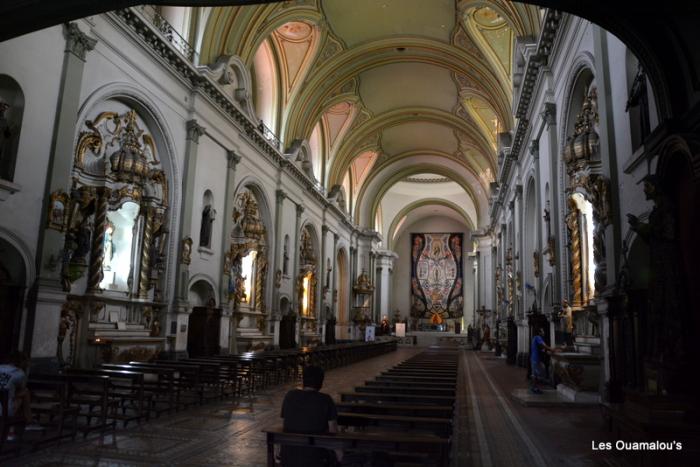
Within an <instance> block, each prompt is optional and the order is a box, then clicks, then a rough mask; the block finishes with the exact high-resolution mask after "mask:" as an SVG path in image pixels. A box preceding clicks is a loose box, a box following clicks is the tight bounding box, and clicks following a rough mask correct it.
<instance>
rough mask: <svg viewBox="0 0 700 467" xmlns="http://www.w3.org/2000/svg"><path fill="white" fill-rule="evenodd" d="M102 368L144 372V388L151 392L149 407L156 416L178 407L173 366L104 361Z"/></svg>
mask: <svg viewBox="0 0 700 467" xmlns="http://www.w3.org/2000/svg"><path fill="white" fill-rule="evenodd" d="M100 368H101V369H104V370H123V371H134V372H137V373H143V375H144V376H143V384H144V390H145V391H146V393H149V394H151V405H150V407H149V408H148V409H149V410H150V411H151V412H153V413H154V415H155V416H156V417H159V416H160V414H161V413H164V412H165V413H168V412H171V411H174V410H175V409H176V396H177V388H176V386H175V370H174V369H173V368H165V367H143V366H137V365H129V364H128V363H103V364H102V365H100Z"/></svg>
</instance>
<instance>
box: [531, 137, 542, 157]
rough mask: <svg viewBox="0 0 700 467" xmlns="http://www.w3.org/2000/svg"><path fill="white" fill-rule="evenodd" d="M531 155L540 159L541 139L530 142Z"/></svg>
mask: <svg viewBox="0 0 700 467" xmlns="http://www.w3.org/2000/svg"><path fill="white" fill-rule="evenodd" d="M530 154H532V156H533V157H534V158H535V159H537V158H539V157H540V140H539V139H533V140H532V141H531V142H530Z"/></svg>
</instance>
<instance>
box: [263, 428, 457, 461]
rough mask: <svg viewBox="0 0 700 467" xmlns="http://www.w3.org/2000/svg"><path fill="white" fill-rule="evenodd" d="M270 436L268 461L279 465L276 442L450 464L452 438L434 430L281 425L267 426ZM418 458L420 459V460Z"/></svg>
mask: <svg viewBox="0 0 700 467" xmlns="http://www.w3.org/2000/svg"><path fill="white" fill-rule="evenodd" d="M264 432H265V433H266V436H267V465H268V467H274V466H275V459H274V446H275V444H279V445H283V446H308V447H316V448H324V449H340V450H342V451H343V452H344V453H345V455H346V456H347V455H349V454H351V453H354V452H359V453H372V454H377V453H379V454H382V455H383V456H386V457H389V458H391V457H396V458H399V459H400V458H401V457H404V458H408V459H410V460H411V461H413V463H414V464H415V463H418V464H419V465H433V466H436V467H437V466H439V467H443V466H447V465H449V441H448V440H447V439H446V438H442V437H439V436H434V435H430V434H424V433H423V434H412V433H334V434H319V435H311V434H298V433H284V432H283V431H282V428H281V427H277V428H272V429H268V430H264ZM416 461H418V462H416Z"/></svg>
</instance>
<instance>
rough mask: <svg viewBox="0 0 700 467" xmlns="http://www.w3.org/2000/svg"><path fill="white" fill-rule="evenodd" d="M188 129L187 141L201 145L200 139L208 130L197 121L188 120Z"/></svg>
mask: <svg viewBox="0 0 700 467" xmlns="http://www.w3.org/2000/svg"><path fill="white" fill-rule="evenodd" d="M186 128H187V141H192V142H193V143H195V144H199V137H200V136H203V135H204V134H205V133H206V128H204V127H203V126H201V125H200V124H199V123H198V122H197V120H188V121H187V123H186ZM238 160H240V156H238ZM236 163H237V162H236Z"/></svg>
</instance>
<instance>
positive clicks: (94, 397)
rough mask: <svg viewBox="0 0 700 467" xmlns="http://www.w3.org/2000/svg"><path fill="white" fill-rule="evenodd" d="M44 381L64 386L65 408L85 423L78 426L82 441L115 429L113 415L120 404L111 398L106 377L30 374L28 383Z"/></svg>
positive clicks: (108, 381)
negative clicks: (67, 406) (66, 404)
mask: <svg viewBox="0 0 700 467" xmlns="http://www.w3.org/2000/svg"><path fill="white" fill-rule="evenodd" d="M45 381H50V382H59V383H61V384H65V385H66V386H67V399H68V405H69V406H70V407H75V408H76V409H77V414H76V418H77V419H80V418H84V419H85V423H84V424H80V423H78V426H77V429H78V431H80V432H82V433H83V437H87V435H88V434H89V433H90V432H92V431H99V432H100V433H101V434H104V433H105V432H106V431H107V430H113V429H114V428H115V427H116V419H115V418H114V417H113V415H114V413H115V412H116V410H117V406H118V403H119V401H118V400H117V399H113V398H112V397H111V396H110V380H109V377H108V376H104V375H78V374H70V375H69V374H37V373H32V375H31V378H30V379H29V382H30V383H34V382H45ZM93 420H94V421H95V423H93Z"/></svg>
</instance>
